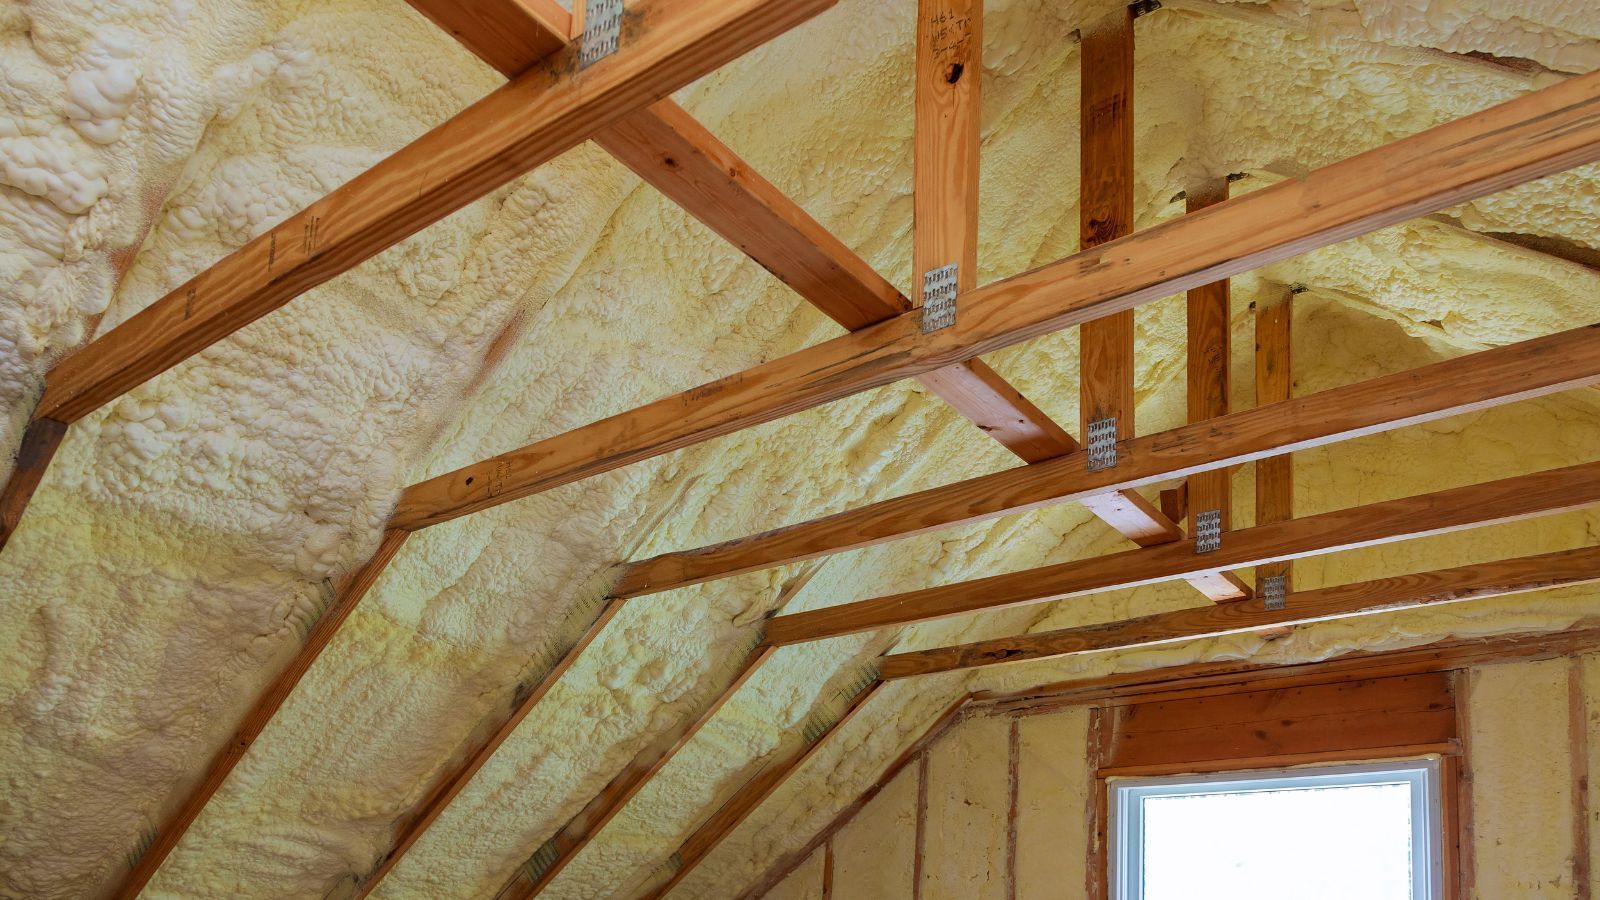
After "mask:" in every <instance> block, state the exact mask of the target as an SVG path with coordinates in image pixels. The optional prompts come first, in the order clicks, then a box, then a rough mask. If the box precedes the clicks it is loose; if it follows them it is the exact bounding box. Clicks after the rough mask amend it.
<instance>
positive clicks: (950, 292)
mask: <svg viewBox="0 0 1600 900" xmlns="http://www.w3.org/2000/svg"><path fill="white" fill-rule="evenodd" d="M959 268H960V267H959V266H957V265H956V264H955V263H951V264H950V265H948V266H940V267H939V268H937V269H929V270H928V271H926V272H923V273H922V333H923V334H931V333H933V332H935V331H938V330H940V329H941V328H949V327H950V326H951V325H954V324H955V323H956V272H957V270H958V269H959Z"/></svg>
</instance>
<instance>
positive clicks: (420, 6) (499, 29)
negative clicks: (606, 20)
mask: <svg viewBox="0 0 1600 900" xmlns="http://www.w3.org/2000/svg"><path fill="white" fill-rule="evenodd" d="M408 2H409V3H410V4H411V6H412V8H414V9H415V10H416V11H417V12H420V13H422V14H423V15H424V16H427V17H428V19H429V20H430V21H431V22H433V24H435V25H437V26H439V27H440V28H442V29H444V30H445V31H446V32H448V33H449V34H450V36H451V37H453V38H455V39H456V40H458V41H460V42H461V44H462V46H464V47H466V48H467V49H468V50H471V51H472V52H473V54H474V55H476V56H477V57H478V58H479V59H481V60H483V61H484V62H486V63H488V64H489V65H491V66H493V67H494V68H496V69H498V70H499V71H500V72H501V73H502V74H504V75H505V76H506V77H507V78H510V77H513V76H516V75H520V74H522V73H523V72H524V71H526V70H527V69H529V68H531V67H533V65H534V64H535V63H538V62H539V61H540V60H542V59H544V58H545V57H547V56H550V55H551V54H553V53H555V52H557V51H559V50H560V49H562V48H563V47H565V46H566V44H567V38H568V36H570V35H571V34H572V13H570V12H567V11H566V10H565V9H563V8H562V7H561V6H560V5H559V4H557V3H556V2H555V0H408ZM576 2H577V3H579V4H580V5H581V4H582V3H584V0H576Z"/></svg>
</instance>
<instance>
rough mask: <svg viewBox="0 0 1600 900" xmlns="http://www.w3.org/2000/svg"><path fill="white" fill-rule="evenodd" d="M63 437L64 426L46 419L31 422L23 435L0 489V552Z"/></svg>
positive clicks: (64, 424) (18, 523)
mask: <svg viewBox="0 0 1600 900" xmlns="http://www.w3.org/2000/svg"><path fill="white" fill-rule="evenodd" d="M66 437H67V423H65V422H58V421H56V420H55V419H49V418H39V419H34V420H33V421H31V422H29V423H28V427H27V429H26V430H24V431H23V432H22V445H21V446H20V447H19V448H18V449H17V464H16V467H15V468H14V469H12V470H11V477H10V478H9V479H7V481H6V483H5V487H3V488H0V550H4V549H5V546H6V543H7V542H9V541H10V540H11V535H13V534H15V533H16V530H17V526H18V525H20V524H21V523H22V513H23V511H24V510H26V509H27V508H28V501H29V500H31V499H33V492H34V491H35V490H37V489H38V487H39V482H40V481H42V480H43V479H44V472H45V470H46V469H48V468H50V460H52V459H54V458H55V455H56V451H57V450H59V449H61V442H62V441H64V440H66Z"/></svg>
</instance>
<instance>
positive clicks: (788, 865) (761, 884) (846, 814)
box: [740, 694, 971, 900]
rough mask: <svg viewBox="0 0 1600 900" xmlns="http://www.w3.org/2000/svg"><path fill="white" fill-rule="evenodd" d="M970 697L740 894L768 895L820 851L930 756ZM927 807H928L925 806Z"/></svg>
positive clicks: (752, 898)
mask: <svg viewBox="0 0 1600 900" xmlns="http://www.w3.org/2000/svg"><path fill="white" fill-rule="evenodd" d="M970 698H971V695H970V694H963V695H961V696H960V697H957V698H956V700H955V702H953V703H951V704H950V705H949V706H947V707H945V710H944V712H942V713H940V714H939V715H938V716H937V717H936V718H935V719H934V720H933V722H932V724H930V725H929V726H928V727H927V729H926V730H924V731H923V732H922V735H921V736H920V737H918V738H917V739H916V740H915V741H913V742H912V743H911V746H909V747H907V748H906V749H904V750H902V751H900V755H899V756H897V757H895V759H894V762H891V763H890V764H889V767H888V768H887V769H885V770H884V772H883V774H882V775H880V776H878V780H877V781H874V782H873V783H872V786H871V787H869V788H867V789H866V790H865V791H862V792H861V794H860V795H859V796H857V797H856V799H854V800H852V801H851V802H850V804H849V805H848V806H846V807H845V808H844V809H842V810H840V811H839V813H838V815H836V816H834V817H833V818H832V819H831V820H829V822H828V824H827V825H825V826H823V828H822V830H821V831H820V832H818V833H817V834H816V836H814V837H813V838H812V839H811V840H810V842H808V843H807V844H806V845H805V846H803V847H801V848H800V849H799V850H797V851H795V852H794V853H790V854H788V855H787V856H784V857H783V858H782V859H780V860H779V861H778V862H777V863H776V864H774V865H773V867H772V868H770V869H768V870H767V872H766V874H764V875H762V876H761V878H759V879H758V880H757V881H756V883H755V884H754V885H753V886H752V887H751V888H750V889H749V890H746V891H745V892H744V893H743V894H742V895H740V900H759V898H761V897H765V896H766V895H767V894H768V892H770V891H771V890H772V889H773V888H774V887H777V886H778V884H779V883H781V882H782V881H783V880H784V879H785V878H787V877H789V875H790V873H792V872H793V871H794V870H795V869H797V868H799V867H800V865H801V864H802V863H804V862H805V861H806V860H807V859H809V858H810V857H811V854H812V853H814V852H816V849H817V847H819V846H821V845H822V844H823V843H824V842H826V841H831V840H832V839H833V836H834V835H836V834H838V833H839V829H841V828H843V827H844V826H845V825H848V824H849V823H850V820H851V819H854V818H855V816H856V814H857V813H859V812H860V811H861V810H863V809H865V808H866V805H867V804H868V803H871V802H872V799H873V798H874V797H876V796H878V794H879V793H881V792H882V791H883V789H884V788H886V787H888V786H889V783H890V782H892V781H894V780H895V778H896V777H898V776H899V775H900V773H901V772H902V771H904V770H905V768H906V767H907V766H908V765H910V764H911V763H912V762H920V761H921V760H924V759H926V758H927V754H926V753H925V752H924V751H925V750H927V748H928V747H929V746H930V745H931V744H932V743H933V742H934V741H935V740H938V738H939V737H940V736H941V735H943V734H944V733H945V731H946V730H948V729H949V727H950V726H951V725H952V724H954V723H955V722H956V720H957V718H958V716H959V715H960V714H961V711H962V710H963V709H965V708H966V706H967V703H968V702H969V700H970ZM921 774H922V773H921V772H920V771H919V772H918V776H919V778H918V781H919V790H918V795H919V797H923V798H924V799H925V796H926V795H924V794H922V792H921V790H920V783H921V777H920V776H921ZM923 808H925V806H924V807H923ZM916 858H917V855H916V854H914V855H913V860H915V859H916ZM915 864H916V863H915V862H913V865H915ZM918 881H920V878H917V877H916V875H915V873H913V878H912V883H913V884H916V883H917V882H918Z"/></svg>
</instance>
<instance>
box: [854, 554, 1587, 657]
mask: <svg viewBox="0 0 1600 900" xmlns="http://www.w3.org/2000/svg"><path fill="white" fill-rule="evenodd" d="M1594 581H1600V547H1584V548H1581V549H1577V550H1562V551H1558V552H1555V553H1543V554H1538V555H1534V556H1523V557H1517V558H1513V559H1502V560H1497V561H1494V562H1488V563H1479V564H1476V565H1469V566H1459V567H1456V568H1450V569H1439V570H1436V571H1432V572H1423V573H1419V574H1415V575H1400V576H1396V577H1393V578H1380V579H1377V580H1375V581H1366V582H1360V583H1357V584H1343V585H1337V586H1335V587H1325V588H1318V589H1316V590H1311V591H1300V592H1295V593H1290V594H1289V595H1288V597H1287V605H1286V607H1285V608H1284V609H1278V610H1271V609H1267V608H1266V607H1265V606H1264V605H1263V603H1262V601H1261V600H1260V599H1256V600H1252V601H1250V602H1247V603H1234V604H1227V605H1224V606H1212V607H1204V606H1201V607H1193V608H1190V609H1180V610H1174V611H1172V612H1164V613H1156V614H1154V615H1149V616H1142V617H1139V618H1135V619H1125V620H1121V621H1117V622H1109V623H1105V624H1100V625H1085V626H1082V627H1078V628H1065V629H1061V630H1058V631H1045V632H1038V633H1035V634H1024V635H1018V636H1017V637H1009V638H997V639H995V640H989V641H977V642H974V643H971V644H964V645H961V646H958V647H942V648H939V649H937V650H917V651H910V652H906V653H896V654H891V655H889V656H886V657H884V660H883V667H882V671H883V678H884V679H885V680H890V679H895V678H907V677H910V676H914V675H927V674H932V673H935V672H949V671H954V670H956V669H970V668H976V667H982V666H994V665H1002V664H1006V663H1013V662H1023V661H1029V660H1043V659H1055V658H1059V657H1062V656H1070V655H1073V654H1078V653H1094V652H1100V651H1105V650H1129V649H1133V648H1137V647H1150V646H1155V645H1158V644H1165V643H1171V642H1174V641H1191V640H1199V639H1201V638H1209V637H1220V636H1222V635H1228V634H1236V633H1240V632H1245V631H1255V630H1257V629H1261V628H1270V627H1279V626H1286V625H1307V624H1312V623H1315V622H1321V621H1326V620H1328V619H1341V618H1348V617H1351V616H1360V615H1371V614H1374V613H1382V612H1394V611H1398V610H1403V609H1414V608H1416V607H1420V606H1434V605H1438V604H1442V603H1458V602H1460V601H1463V600H1472V599H1476V598H1482V597H1502V596H1506V595H1508V594H1519V593H1526V592H1529V591H1539V590H1545V589H1548V588H1555V587H1564V586H1568V585H1574V584H1586V583H1589V582H1594Z"/></svg>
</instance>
